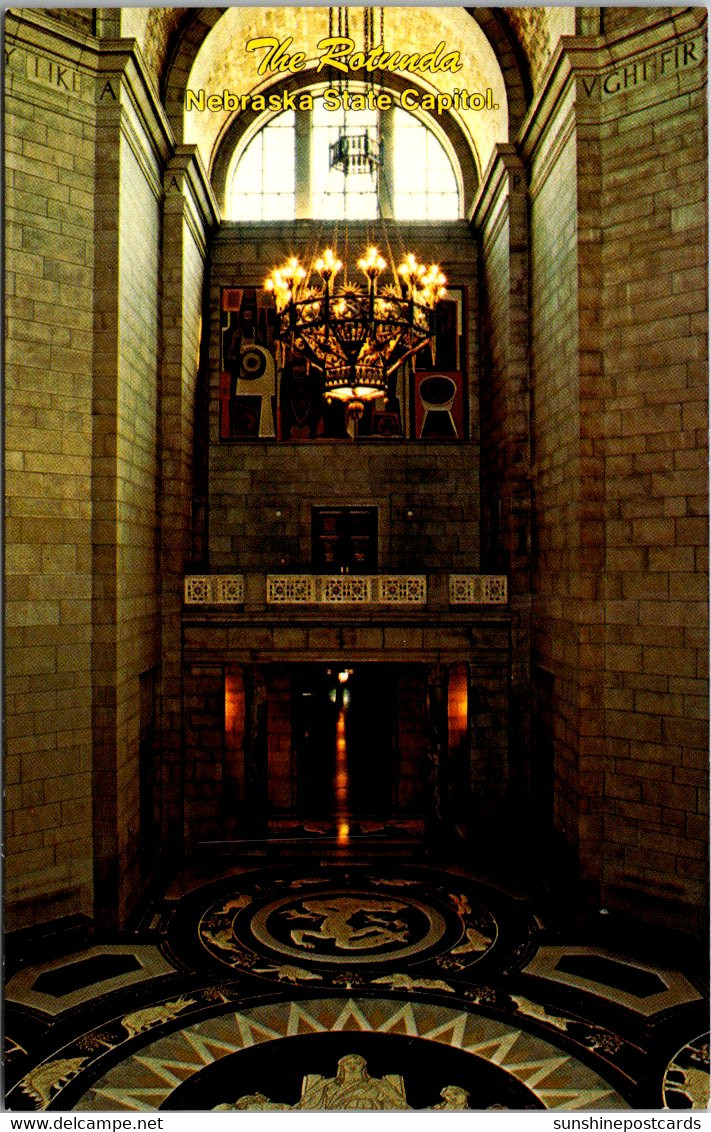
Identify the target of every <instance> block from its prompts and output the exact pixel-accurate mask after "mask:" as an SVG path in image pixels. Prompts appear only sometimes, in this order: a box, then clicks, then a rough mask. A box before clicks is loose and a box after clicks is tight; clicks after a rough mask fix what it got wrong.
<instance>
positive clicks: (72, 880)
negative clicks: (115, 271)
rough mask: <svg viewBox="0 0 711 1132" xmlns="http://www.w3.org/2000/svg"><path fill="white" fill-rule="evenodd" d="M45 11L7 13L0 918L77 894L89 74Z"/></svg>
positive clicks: (88, 411)
mask: <svg viewBox="0 0 711 1132" xmlns="http://www.w3.org/2000/svg"><path fill="white" fill-rule="evenodd" d="M46 23H47V21H46V20H42V19H41V18H40V20H39V26H37V23H35V24H34V25H33V26H28V25H27V24H25V23H22V22H21V21H20V20H18V17H17V16H15V15H12V14H9V15H8V16H7V20H6V35H7V37H8V38H7V40H6V58H7V66H6V71H5V81H6V101H5V206H6V213H5V221H6V227H5V240H6V244H5V247H6V260H5V313H6V316H7V329H6V339H5V375H4V384H5V403H4V409H5V413H4V425H5V433H4V448H5V493H6V518H5V531H4V533H5V569H6V579H5V582H6V587H5V601H6V605H5V616H6V632H5V641H4V643H5V650H6V651H5V697H6V698H5V747H6V756H7V761H6V764H5V775H4V786H5V852H6V862H5V886H6V887H5V897H6V905H5V911H6V926H7V927H8V928H14V927H24V926H29V925H31V924H33V923H34V922H36V921H37V920H43V919H49V918H52V916H61V915H69V914H73V913H85V914H90V913H91V900H92V870H91V828H92V827H91V820H92V805H91V750H92V737H91V657H90V638H91V595H92V582H91V545H92V533H91V480H90V472H91V453H92V332H93V293H92V288H93V282H94V272H93V263H94V196H93V188H94V160H93V159H94V121H95V107H94V77H93V74H92V73H91V70H90V68H89V67H88V66H87V65H86V61H85V60H82V59H81V44H80V43H75V44H69V45H66V48H65V56H64V57H63V58H59V57H58V55H57V53H56V47H57V45H56V40H55V39H54V36H53V35H51V34H48V33H47V31H46ZM61 64H63V65H64V70H63V71H60V69H59V68H60V65H61Z"/></svg>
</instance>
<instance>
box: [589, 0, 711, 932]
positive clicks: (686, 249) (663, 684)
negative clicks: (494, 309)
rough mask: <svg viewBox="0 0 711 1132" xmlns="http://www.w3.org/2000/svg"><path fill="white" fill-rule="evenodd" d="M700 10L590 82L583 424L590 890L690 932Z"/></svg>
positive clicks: (701, 438)
mask: <svg viewBox="0 0 711 1132" xmlns="http://www.w3.org/2000/svg"><path fill="white" fill-rule="evenodd" d="M654 14H656V17H657V21H658V20H659V17H660V15H661V14H662V13H661V12H660V10H658V9H657V10H656V13H655V12H654V10H651V12H650V13H649V14H648V16H647V22H649V23H650V24H652V23H653V21H652V19H651V16H652V15H654ZM701 19H702V13H701V11H700V10H695V11H694V12H690V13H689V16H687V18H686V20H685V21H683V22H682V23H680V24H679V26H678V29H677V34H676V35H675V36H671V35H670V29H669V27H668V25H667V26H665V27H664V28H660V27H659V26H657V28H656V29H654V27H650V30H649V31H647V32H646V33H642V34H639V35H637V36H636V37H635V38H633V39H631V40H628V42H627V43H626V44H625V46H624V54H623V53H622V52H620V54H621V55H622V58H621V59H620V60H619V61H618V62H617V63H616V64H615V66H614V68H608V69H607V73H608V75H610V74H611V75H613V78H612V79H611V80H610V79H608V81H607V83H606V84H605V83H604V82H603V89H602V94H601V97H600V101H599V104H598V111H599V115H600V121H601V145H600V157H601V168H600V188H601V196H600V212H601V223H602V250H601V260H602V271H603V280H604V289H603V294H602V311H601V331H602V340H603V342H604V346H605V354H604V371H603V374H604V382H603V389H604V394H605V396H604V402H603V403H602V404H601V405H600V409H601V414H600V416H599V418H598V419H599V421H600V422H602V423H603V424H604V436H602V437H600V441H599V443H600V445H601V448H602V452H603V453H604V475H605V479H604V511H605V517H606V520H607V527H606V547H605V552H606V562H605V567H606V589H605V594H604V598H605V637H604V669H605V687H604V694H603V695H604V698H603V707H604V734H605V737H606V741H607V748H606V750H607V756H608V757H607V762H606V767H605V775H604V799H605V806H604V822H603V828H602V831H601V832H602V838H603V839H604V841H605V843H606V844H607V845H608V846H609V851H608V853H607V855H606V861H605V866H604V872H603V885H604V890H605V892H606V900H607V902H608V903H609V904H610V905H612V906H618V905H620V904H627V905H629V906H631V907H632V908H633V909H634V910H635V911H636V910H639V911H640V912H642V913H643V914H648V912H649V909H650V908H656V909H657V911H658V912H659V910H660V909H661V910H662V911H663V912H665V914H666V916H667V917H668V918H669V919H670V920H673V921H675V922H676V923H677V924H678V926H682V925H685V926H693V925H694V923H695V921H696V915H697V912H696V910H697V909H700V908H702V907H703V905H704V900H705V895H706V893H705V879H706V875H707V866H708V851H707V835H708V818H707V816H706V814H707V790H708V729H707V724H706V720H707V719H708V698H707V684H706V675H707V661H708V651H707V638H706V626H707V623H708V616H707V614H708V575H707V555H706V548H707V539H708V528H707V513H708V507H707V497H708V478H707V467H708V465H707V454H706V447H707V429H708V419H707V412H706V399H707V390H708V360H707V333H708V325H707V297H708V296H707V276H706V267H705V255H706V248H707V241H708V232H707V219H708V213H707V200H708V198H707V150H706V137H705V130H704V128H703V124H704V121H705V108H706V105H707V103H706V98H707V96H706V88H705V64H704V58H705V46H704V36H703V30H702V29H701V28H700V27H699V26H698V25H699V23H700V21H701ZM645 72H646V74H647V75H648V76H649V77H648V78H647V79H645V77H644V76H645ZM614 76H617V77H614ZM617 78H619V79H620V89H619V90H616V89H614V88H616V87H617ZM605 85H607V87H608V89H610V90H611V92H612V93H611V94H610V95H609V96H607V97H605ZM598 431H599V429H598ZM592 851H593V852H594V851H595V847H592Z"/></svg>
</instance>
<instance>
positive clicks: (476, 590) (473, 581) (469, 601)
mask: <svg viewBox="0 0 711 1132" xmlns="http://www.w3.org/2000/svg"><path fill="white" fill-rule="evenodd" d="M507 581H508V580H507V578H506V575H505V574H450V575H449V601H450V604H451V605H506V602H507V601H508V585H507Z"/></svg>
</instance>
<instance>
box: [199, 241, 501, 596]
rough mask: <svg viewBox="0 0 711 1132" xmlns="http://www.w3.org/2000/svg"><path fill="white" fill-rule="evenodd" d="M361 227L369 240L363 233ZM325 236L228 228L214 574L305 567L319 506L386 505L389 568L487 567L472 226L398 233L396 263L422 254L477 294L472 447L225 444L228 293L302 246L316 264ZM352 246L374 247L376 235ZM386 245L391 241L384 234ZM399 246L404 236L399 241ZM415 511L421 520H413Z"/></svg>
mask: <svg viewBox="0 0 711 1132" xmlns="http://www.w3.org/2000/svg"><path fill="white" fill-rule="evenodd" d="M361 229H362V231H361ZM317 238H320V239H321V240H322V241H325V242H328V240H329V239H330V238H332V234H331V233H326V234H320V233H319V232H318V231H317V230H316V227H315V225H314V224H312V223H310V222H301V223H299V224H289V225H286V224H262V225H259V226H257V225H250V226H244V225H242V226H240V227H239V228H238V227H237V226H236V225H231V224H230V225H227V224H223V225H222V228H221V230H220V234H219V236H218V237H217V239H216V241H215V247H214V257H213V270H212V276H211V290H210V296H211V310H212V328H211V357H210V370H211V407H210V437H211V451H210V569H211V570H212V571H213V572H220V571H222V572H225V573H229V572H235V571H239V570H267V571H278V570H279V569H280V568H284V567H286V568H287V569H298V568H302V569H306V568H308V567H309V565H310V558H311V531H310V523H311V510H310V509H311V506H312V505H316V504H322V505H333V504H337V503H341V504H346V503H353V504H367V503H372V504H375V505H377V506H378V507H379V538H380V548H379V550H380V553H379V559H378V568H379V570H381V571H382V570H395V571H403V572H404V571H407V570H418V571H419V570H430V571H434V570H449V569H451V570H461V571H472V572H475V571H477V570H478V568H479V484H478V474H477V468H478V443H477V441H478V430H479V422H478V396H477V394H478V382H477V377H478V366H477V353H476V339H477V335H476V325H477V324H476V311H477V293H476V270H475V259H476V251H475V245H474V243H473V241H472V240H471V237H470V236H469V234H468V232H467V229H466V226H465V225H464V224H463V223H456V222H455V223H451V224H438V225H421V226H418V225H412V226H410V227H408V228H407V229H406V230H402V229H401V228H398V233H397V243H398V246H397V247H396V248H395V249H394V254H396V255H397V254H398V252H399V251H401V250H402V249H404V248H409V247H411V246H412V247H415V248H416V250H417V254H418V256H419V257H420V258H421V259H423V260H425V261H426V262H431V261H432V260H435V261H437V262H440V263H441V265H442V267H443V270H444V272H445V274H446V276H447V278H448V280H449V281H450V283H452V285H460V286H466V287H467V289H468V315H469V318H468V326H467V342H468V374H469V390H470V392H469V406H470V430H471V436H472V437H473V439H472V440H470V441H462V442H459V441H449V442H445V443H437V442H435V441H427V442H413V441H392V442H389V441H375V442H368V441H367V440H366V439H365V438H363V439H361V440H359V441H357V442H355V443H352V442H348V441H344V442H328V441H310V442H300V443H294V442H289V443H286V444H284V443H274V442H269V441H263V442H245V441H232V442H227V443H225V442H220V441H219V439H218V411H219V401H218V392H219V386H218V374H219V309H220V308H219V303H220V287H221V286H229V287H239V286H245V285H247V286H256V287H261V286H262V284H263V281H264V279H265V278H266V276H267V275H268V274H269V272H270V270H271V267H272V266H273V265H274V264H278V263H281V262H283V260H284V258H285V257H286V255H287V254H288V253H289V251H290V250H293V248H294V247H301V248H302V249H303V255H304V257H308V255H309V254H311V252H312V251H313V248H314V247H315V241H316V239H317ZM348 238H349V242H350V244H351V246H352V247H353V248H354V249H357V248H360V247H362V246H365V243H366V239H368V238H369V239H372V238H373V236H372V233H371V235H370V237H368V236H367V233H366V227H365V225H356V224H354V225H352V226H351V229H350V230H349V237H348ZM375 238H376V239H377V238H380V239H381V243H382V241H383V234H382V233H380V234H376V237H375ZM390 238H391V239H392V240H393V241H394V239H395V237H394V235H391V237H390ZM408 512H410V514H408Z"/></svg>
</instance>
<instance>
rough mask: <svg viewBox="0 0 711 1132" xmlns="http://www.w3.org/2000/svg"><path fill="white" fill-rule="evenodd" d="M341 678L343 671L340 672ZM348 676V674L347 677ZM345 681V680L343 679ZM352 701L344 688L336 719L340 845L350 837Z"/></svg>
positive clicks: (335, 784) (337, 805) (337, 806)
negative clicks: (348, 717) (348, 726)
mask: <svg viewBox="0 0 711 1132" xmlns="http://www.w3.org/2000/svg"><path fill="white" fill-rule="evenodd" d="M338 675H339V680H340V679H341V677H342V675H343V673H339V674H338ZM347 678H348V677H347V676H346V679H347ZM342 682H345V681H342ZM349 703H350V693H349V691H348V689H347V688H344V689H343V697H342V700H341V707H340V710H339V712H338V719H337V720H336V771H335V774H334V776H333V793H334V800H335V817H336V828H337V830H338V837H337V841H338V844H339V845H347V844H348V840H349V837H350V831H351V827H350V822H349V820H348V819H349V817H350V808H349V805H348V739H347V734H346V713H347V711H348V704H349Z"/></svg>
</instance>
